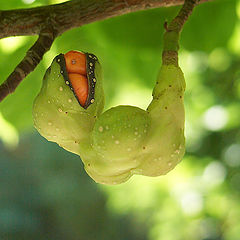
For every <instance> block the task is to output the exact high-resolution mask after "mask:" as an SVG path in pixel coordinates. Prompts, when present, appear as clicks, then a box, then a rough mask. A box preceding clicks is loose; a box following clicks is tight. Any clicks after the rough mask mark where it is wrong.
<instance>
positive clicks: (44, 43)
mask: <svg viewBox="0 0 240 240" xmlns="http://www.w3.org/2000/svg"><path fill="white" fill-rule="evenodd" d="M54 39H55V36H54V31H46V30H43V32H41V33H40V35H39V37H38V39H37V41H36V42H35V44H34V45H33V46H32V47H31V48H30V49H29V50H28V51H27V54H26V56H25V57H24V58H23V60H22V61H21V62H20V63H19V64H18V65H17V67H16V68H15V69H14V71H13V72H12V73H11V74H10V75H9V76H8V78H7V79H6V81H5V82H3V83H2V84H1V85H0V102H1V101H2V100H3V99H4V98H5V97H6V96H7V95H9V94H10V93H13V92H14V90H15V89H16V88H17V86H18V85H19V83H20V82H21V81H22V80H23V79H24V78H25V77H26V76H27V75H28V74H29V73H30V72H32V71H33V70H34V69H35V68H36V66H37V65H38V64H39V62H40V61H41V60H42V57H43V55H44V53H46V52H47V51H48V50H49V49H50V48H51V46H52V43H53V41H54Z"/></svg>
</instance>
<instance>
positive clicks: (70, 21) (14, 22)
mask: <svg viewBox="0 0 240 240" xmlns="http://www.w3.org/2000/svg"><path fill="white" fill-rule="evenodd" d="M206 1H209V0H199V3H203V2H206ZM183 3H184V0H72V1H69V2H65V3H61V4H55V5H48V6H44V7H37V8H29V9H18V10H8V11H0V38H4V37H8V36H23V35H39V33H40V31H41V28H42V26H44V25H46V22H51V24H52V26H54V28H55V29H58V33H59V34H62V33H64V32H65V31H67V30H69V29H72V28H76V27H80V26H82V25H85V24H89V23H92V22H95V21H99V20H103V19H107V18H110V17H114V16H119V15H123V14H126V13H130V12H135V11H139V10H145V9H149V8H159V7H169V6H176V5H182V4H183Z"/></svg>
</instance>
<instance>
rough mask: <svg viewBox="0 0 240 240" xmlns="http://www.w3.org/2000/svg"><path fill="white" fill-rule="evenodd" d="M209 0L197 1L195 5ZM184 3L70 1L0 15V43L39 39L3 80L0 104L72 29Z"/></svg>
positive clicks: (163, 0)
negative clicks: (21, 38)
mask: <svg viewBox="0 0 240 240" xmlns="http://www.w3.org/2000/svg"><path fill="white" fill-rule="evenodd" d="M207 1H210V0H198V2H199V3H203V2H207ZM183 2H184V0H72V1H69V2H65V3H62V4H55V5H48V6H44V7H37V8H29V9H18V10H8V11H0V39H1V38H5V37H9V36H24V35H39V38H38V40H37V41H36V43H35V44H34V45H33V46H32V47H31V48H30V49H29V50H28V52H27V54H26V56H25V57H24V59H23V60H22V61H21V62H20V63H19V64H18V66H17V67H16V68H15V69H14V71H13V72H12V73H11V74H10V75H9V77H8V78H7V80H6V81H5V82H3V83H2V85H1V86H0V102H1V101H2V100H3V99H4V98H5V97H6V96H7V95H9V94H10V93H13V92H14V90H15V89H16V88H17V86H18V85H19V83H20V82H21V81H22V80H23V79H24V78H25V77H26V76H27V75H28V74H29V73H30V72H32V71H33V70H34V69H35V68H36V66H37V65H38V64H39V62H40V61H41V59H42V57H43V55H44V54H45V53H46V52H47V51H48V50H49V49H50V47H51V45H52V43H53V41H54V39H55V38H56V37H57V36H59V35H60V34H62V33H64V32H65V31H67V30H70V29H72V28H76V27H80V26H82V25H85V24H88V23H92V22H95V21H99V20H103V19H107V18H110V17H114V16H119V15H123V14H126V13H130V12H135V11H139V10H144V9H150V8H159V7H168V6H176V5H181V4H183Z"/></svg>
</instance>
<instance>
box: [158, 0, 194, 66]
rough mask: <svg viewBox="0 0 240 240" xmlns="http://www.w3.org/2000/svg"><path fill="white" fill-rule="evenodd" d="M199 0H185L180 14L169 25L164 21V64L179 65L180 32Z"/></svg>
mask: <svg viewBox="0 0 240 240" xmlns="http://www.w3.org/2000/svg"><path fill="white" fill-rule="evenodd" d="M197 1H198V0H185V2H184V4H183V6H182V8H181V9H180V11H179V13H178V15H177V16H176V17H175V18H174V19H173V20H172V21H171V22H170V23H169V25H168V24H167V23H166V22H165V23H164V28H165V30H166V32H165V33H164V41H163V53H162V61H163V64H166V65H168V64H174V65H176V66H178V49H179V38H180V33H181V31H182V29H183V25H184V23H185V22H186V21H187V19H188V17H189V16H190V15H191V13H192V11H193V8H194V7H195V5H196V3H197Z"/></svg>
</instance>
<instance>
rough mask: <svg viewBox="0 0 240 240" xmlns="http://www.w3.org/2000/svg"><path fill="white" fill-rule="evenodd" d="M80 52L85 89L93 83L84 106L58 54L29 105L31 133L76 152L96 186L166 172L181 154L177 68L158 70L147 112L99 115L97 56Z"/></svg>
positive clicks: (121, 109)
mask: <svg viewBox="0 0 240 240" xmlns="http://www.w3.org/2000/svg"><path fill="white" fill-rule="evenodd" d="M84 54H85V56H86V70H87V79H88V86H93V84H94V86H93V87H92V88H89V89H90V91H91V92H90V91H89V93H88V99H87V100H86V103H87V104H86V106H81V105H80V103H79V101H78V98H77V97H76V93H75V92H74V89H73V87H72V86H71V81H70V80H69V77H68V73H67V71H66V61H65V58H64V55H63V54H60V55H58V56H57V57H55V59H54V60H53V62H52V64H51V66H50V67H49V68H48V70H47V72H46V74H45V76H44V79H43V84H42V88H41V91H40V93H39V94H38V96H37V97H36V99H35V102H34V105H33V120H34V125H35V127H36V129H37V130H38V131H39V133H40V134H41V135H42V136H44V137H45V138H46V139H47V140H49V141H53V142H56V143H58V144H59V145H60V146H61V147H63V148H64V149H66V150H68V151H70V152H73V153H76V154H78V155H79V156H80V157H81V159H82V161H83V163H84V166H85V169H86V171H87V173H88V174H89V175H90V176H91V177H92V178H93V179H94V180H95V181H96V182H99V183H103V184H119V183H122V182H125V181H126V180H127V179H129V178H130V177H131V176H132V175H133V174H141V175H145V176H159V175H163V174H166V173H167V172H169V171H170V170H171V169H173V168H174V167H175V166H176V165H177V163H179V162H180V161H181V159H182V157H183V155H184V152H185V139H184V105H183V96H184V91H185V80H184V76H183V73H182V71H181V69H180V68H179V67H178V66H176V65H175V64H171V63H170V64H163V65H162V66H161V68H160V71H159V75H158V78H157V82H156V85H155V87H154V90H153V100H152V102H151V103H150V105H149V106H148V108H147V110H146V111H144V110H142V109H140V108H137V107H133V106H117V107H114V108H111V109H109V110H107V111H105V112H104V113H102V111H103V107H104V93H103V86H102V76H101V67H100V64H99V62H98V59H97V57H96V56H94V55H93V54H89V53H84ZM90 67H91V68H90ZM91 84H92V85H91Z"/></svg>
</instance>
